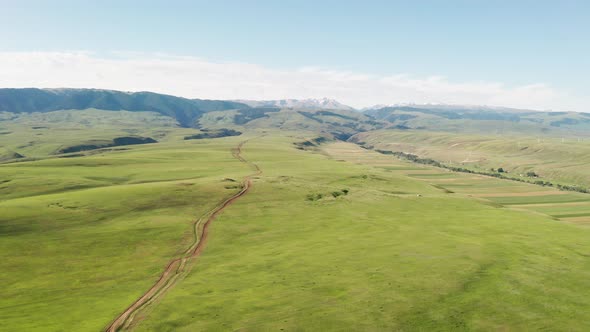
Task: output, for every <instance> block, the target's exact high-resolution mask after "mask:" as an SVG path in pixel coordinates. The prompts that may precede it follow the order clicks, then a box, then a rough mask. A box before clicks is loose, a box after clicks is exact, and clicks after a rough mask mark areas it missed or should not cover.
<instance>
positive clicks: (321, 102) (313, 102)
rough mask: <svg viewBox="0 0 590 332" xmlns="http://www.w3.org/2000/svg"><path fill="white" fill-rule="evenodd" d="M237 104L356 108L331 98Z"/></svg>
mask: <svg viewBox="0 0 590 332" xmlns="http://www.w3.org/2000/svg"><path fill="white" fill-rule="evenodd" d="M236 101H237V102H240V103H244V104H247V105H249V106H252V107H288V108H307V109H333V110H348V111H352V110H354V108H352V107H350V106H348V105H344V104H342V103H340V102H338V101H337V100H334V99H329V98H321V99H312V98H308V99H280V100H236Z"/></svg>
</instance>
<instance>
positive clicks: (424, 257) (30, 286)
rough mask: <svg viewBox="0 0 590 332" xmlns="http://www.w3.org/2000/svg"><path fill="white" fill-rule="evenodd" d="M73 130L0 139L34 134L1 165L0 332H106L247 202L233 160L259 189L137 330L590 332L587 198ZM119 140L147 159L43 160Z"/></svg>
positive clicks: (304, 154) (94, 119) (340, 150)
mask: <svg viewBox="0 0 590 332" xmlns="http://www.w3.org/2000/svg"><path fill="white" fill-rule="evenodd" d="M60 114H62V113H60ZM64 114H65V113H64ZM140 114H143V113H140ZM58 115H59V114H58ZM62 115H63V114H62ZM31 116H32V115H31ZM37 116H39V115H37ZM47 116H49V117H50V119H54V117H55V116H57V115H56V114H53V115H47ZM60 116H61V115H60ZM72 116H83V117H85V118H86V120H88V122H87V125H85V126H79V124H80V123H83V121H82V120H80V119H78V120H76V121H74V122H75V123H78V125H75V126H74V125H72V127H70V130H69V131H68V133H67V135H66V134H60V133H58V130H57V128H58V127H59V126H60V125H58V124H56V125H55V126H56V127H55V128H52V127H51V126H49V125H47V123H48V122H50V120H47V119H46V120H43V121H45V122H44V124H43V126H46V127H48V128H42V129H32V128H31V126H32V123H30V122H26V120H27V118H26V116H23V118H21V119H20V120H18V121H21V122H18V121H15V122H14V123H12V122H11V123H3V124H2V126H3V128H5V129H3V130H8V131H11V134H6V135H7V136H6V137H7V139H6V140H3V141H0V143H1V144H0V147H2V148H4V149H6V150H14V149H16V148H18V146H19V144H20V143H19V141H21V140H23V138H24V137H28V136H27V135H28V134H27V133H32V132H34V131H36V130H43V131H44V132H42V133H41V135H39V136H41V137H43V138H44V139H37V140H35V141H32V142H33V143H32V144H29V145H28V146H27V147H26V148H19V151H24V152H26V151H28V152H26V154H27V155H28V156H27V158H29V156H30V159H25V160H24V161H19V162H14V160H11V161H10V162H7V163H4V164H0V235H1V238H2V241H1V242H0V252H1V253H2V254H3V259H2V260H1V261H0V279H1V280H3V281H4V286H5V287H3V290H2V291H0V321H1V322H2V324H1V325H0V330H2V331H99V330H104V329H105V328H106V327H107V326H108V325H109V323H110V322H111V321H112V320H113V319H114V318H115V317H117V315H119V314H120V313H121V312H122V311H123V310H125V308H127V307H128V306H129V305H130V304H131V303H133V302H134V301H135V300H136V299H137V298H139V297H140V296H141V295H142V294H143V293H144V292H145V291H147V290H148V289H149V288H150V287H151V286H152V285H153V284H154V283H155V282H156V280H158V278H159V277H160V275H161V273H162V271H163V270H164V268H165V266H166V265H167V264H168V263H169V262H170V260H171V259H173V258H175V257H180V255H181V254H182V253H183V252H184V251H185V250H186V249H187V247H188V246H189V245H190V243H191V240H192V238H193V222H194V221H195V220H197V219H198V218H199V217H200V216H202V215H205V214H206V213H208V212H209V211H211V210H212V209H213V208H214V207H215V206H217V205H218V204H219V203H220V202H222V201H224V200H225V199H226V198H228V197H230V196H232V195H233V194H235V193H237V192H239V191H240V189H241V187H240V183H241V181H242V179H244V177H245V176H247V175H249V174H251V173H252V169H251V167H250V166H249V165H247V164H245V163H242V162H240V161H239V160H238V159H236V158H235V155H232V149H235V148H236V147H237V146H238V145H239V144H240V143H242V142H246V143H245V144H244V145H243V148H242V154H241V156H242V157H243V158H245V159H246V160H248V161H250V162H252V163H255V164H256V165H258V166H259V167H260V169H261V171H262V173H261V174H260V175H258V176H256V177H254V178H253V179H252V181H253V186H252V188H251V190H250V191H249V192H248V193H247V194H246V195H244V196H243V197H241V198H240V199H239V200H237V201H235V203H233V204H232V205H231V206H229V207H228V208H227V209H225V210H224V211H223V212H222V214H221V215H219V216H218V218H217V219H215V220H214V222H213V223H212V226H211V229H210V234H209V237H208V240H207V244H206V247H205V249H204V251H203V252H202V253H201V255H200V256H198V257H196V258H195V259H192V260H190V261H189V262H188V264H189V265H188V267H189V269H188V270H187V271H188V273H186V274H182V276H181V278H180V279H179V280H178V282H176V283H175V284H173V285H172V287H171V288H170V289H168V291H167V292H165V293H163V296H161V297H159V298H158V299H157V301H155V302H154V303H151V304H150V305H149V306H147V307H146V308H144V309H143V310H141V311H139V312H138V313H137V315H136V316H135V319H134V321H133V324H132V326H131V327H132V328H134V329H135V330H137V331H209V330H214V331H217V330H223V331H225V330H241V331H266V330H273V331H276V330H285V331H308V330H331V331H342V330H351V331H358V330H362V331H382V330H387V331H389V330H403V331H414V330H420V331H426V330H443V331H455V330H511V331H519V330H551V331H553V330H561V331H586V330H588V329H589V328H590V323H588V322H590V313H589V311H588V310H587V308H589V307H590V291H589V290H590V261H589V260H588V256H589V255H590V243H589V242H588V241H587V239H588V236H589V235H590V233H589V232H590V228H588V227H587V224H588V223H586V222H585V221H584V220H585V219H584V218H587V216H588V215H589V214H590V213H589V212H590V209H589V208H588V207H589V205H588V204H590V203H589V201H590V199H589V198H588V197H590V195H583V194H576V193H564V192H559V191H557V190H555V189H552V188H544V187H539V186H536V185H529V184H524V183H521V182H514V181H507V180H500V179H497V178H491V177H486V176H479V175H474V174H466V173H452V172H448V171H447V170H442V169H437V168H432V167H426V166H424V165H418V164H412V163H409V162H406V161H402V160H399V159H397V158H395V157H393V156H388V155H383V154H379V153H376V152H373V151H371V150H367V149H362V148H360V147H359V146H358V145H355V144H353V143H346V142H342V141H339V142H337V141H334V140H328V141H326V142H324V143H322V144H321V145H320V144H317V145H312V146H309V147H308V148H305V149H300V147H301V145H297V144H295V143H299V142H302V141H306V140H307V141H309V140H312V139H314V138H316V137H317V136H318V135H319V133H317V132H315V131H296V132H295V131H294V132H287V131H278V130H273V129H267V130H259V129H256V130H255V129H253V128H251V129H248V130H247V132H246V133H245V134H243V135H241V136H235V137H226V138H216V139H202V140H183V137H184V136H185V135H187V134H193V133H196V132H198V130H197V129H190V128H177V127H175V126H168V125H166V124H165V123H162V122H159V121H160V120H158V118H157V116H155V115H153V114H152V115H150V118H149V119H147V118H146V120H145V121H148V122H149V123H151V124H153V126H150V127H149V129H147V128H142V127H141V126H140V125H137V128H135V129H134V130H136V131H134V132H133V133H130V132H129V130H131V129H129V128H132V129H133V126H132V125H131V123H135V121H136V119H135V118H133V117H134V116H136V114H129V113H122V114H121V115H120V116H121V117H122V118H120V121H123V122H124V121H127V120H129V121H130V122H129V123H128V122H125V123H123V124H121V125H120V126H114V125H113V126H112V127H111V129H107V128H106V127H108V125H105V128H103V127H101V125H100V123H101V121H100V119H101V118H102V117H103V116H107V115H105V113H103V112H100V111H86V113H83V112H82V113H81V114H77V113H76V114H72ZM141 116H147V115H145V114H143V115H141ZM124 119H127V120H124ZM273 119H274V118H270V119H262V120H260V121H271V120H273ZM56 121H58V120H56ZM105 121H106V120H105ZM334 121H335V120H334ZM107 122H108V121H107ZM58 123H59V122H58ZM6 128H7V129H6ZM19 128H22V129H23V134H21V133H20V131H19V130H18V129H19ZM53 133H55V136H54V134H53ZM122 134H137V135H142V136H149V137H155V138H157V139H158V141H159V143H154V144H145V145H134V146H125V147H122V148H120V149H111V148H106V149H101V150H93V151H89V152H85V153H83V154H81V155H77V156H72V157H70V158H62V157H63V155H59V154H55V151H56V149H58V148H59V147H60V146H62V145H65V144H77V143H80V142H85V141H87V140H88V139H89V137H92V139H95V140H96V139H100V140H104V139H110V138H112V137H114V136H118V135H122ZM60 135H63V136H60ZM45 138H46V139H47V140H45ZM24 152H23V153H24ZM560 219H563V220H560Z"/></svg>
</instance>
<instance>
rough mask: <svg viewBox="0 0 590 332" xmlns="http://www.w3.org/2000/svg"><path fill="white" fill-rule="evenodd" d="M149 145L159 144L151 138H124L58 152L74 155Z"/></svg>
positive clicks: (76, 146)
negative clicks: (121, 147)
mask: <svg viewBox="0 0 590 332" xmlns="http://www.w3.org/2000/svg"><path fill="white" fill-rule="evenodd" d="M148 143H158V141H156V140H155V139H153V138H151V137H134V136H124V137H116V138H114V139H113V140H112V142H111V143H108V142H104V143H96V144H79V145H73V146H69V147H66V148H62V149H60V150H58V151H57V153H58V154H61V153H72V152H81V151H88V150H96V149H102V148H110V147H114V146H123V145H136V144H148Z"/></svg>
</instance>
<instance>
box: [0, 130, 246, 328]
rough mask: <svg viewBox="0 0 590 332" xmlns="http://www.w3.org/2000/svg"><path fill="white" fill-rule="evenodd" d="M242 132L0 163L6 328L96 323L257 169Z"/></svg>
mask: <svg viewBox="0 0 590 332" xmlns="http://www.w3.org/2000/svg"><path fill="white" fill-rule="evenodd" d="M237 143H238V140H237V139H234V140H232V139H219V140H216V141H214V142H208V143H203V142H201V141H190V142H188V141H187V142H178V143H170V144H165V145H164V144H161V145H160V144H150V145H145V146H141V147H140V146H135V147H130V148H129V150H125V151H105V152H104V153H101V154H96V155H92V156H88V157H79V158H67V159H46V160H40V161H34V162H22V163H13V164H5V165H1V166H0V182H2V184H1V185H0V195H1V196H0V197H1V201H0V234H1V235H2V241H1V242H0V252H2V255H3V259H2V260H1V262H0V265H1V267H0V279H2V280H3V282H4V287H3V289H2V291H0V292H1V294H0V308H1V310H0V320H1V321H2V327H1V328H0V329H1V330H4V331H58V330H69V331H97V330H101V329H103V328H104V327H106V325H107V324H108V323H109V322H110V321H111V320H112V319H114V317H115V316H116V315H117V314H118V313H119V312H120V311H121V310H122V309H123V308H125V307H126V306H128V305H129V304H130V303H131V302H133V301H134V300H135V299H136V298H137V297H138V296H139V295H140V294H141V293H142V292H144V291H145V290H147V288H149V287H150V286H151V284H152V283H153V282H154V281H155V280H156V279H157V278H158V276H159V274H160V273H161V270H162V268H163V266H164V265H165V264H166V263H167V262H168V261H169V260H170V258H171V257H173V256H175V255H178V254H179V252H181V251H182V250H184V249H185V248H186V246H187V244H188V242H189V241H190V240H191V239H192V233H191V227H190V225H191V222H192V221H193V220H195V219H196V218H197V217H198V216H199V215H201V214H204V213H205V212H207V211H208V210H209V209H211V208H212V207H213V206H215V205H216V204H218V203H219V202H220V201H221V200H222V199H224V198H225V197H227V196H229V195H231V194H233V193H235V192H237V191H238V190H239V188H237V186H236V183H234V182H231V181H228V180H224V178H234V179H240V177H242V176H244V175H245V174H247V173H248V172H249V171H250V170H249V169H248V168H247V167H245V166H244V165H243V164H242V163H240V162H239V161H237V160H235V159H234V158H233V157H232V155H231V153H230V150H231V148H232V147H234V146H235V145H236V144H237Z"/></svg>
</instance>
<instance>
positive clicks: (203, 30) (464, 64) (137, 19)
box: [0, 0, 590, 111]
mask: <svg viewBox="0 0 590 332" xmlns="http://www.w3.org/2000/svg"><path fill="white" fill-rule="evenodd" d="M0 5H1V8H2V21H0V40H2V44H1V46H0V52H4V53H7V54H8V53H9V54H13V55H14V54H16V53H18V54H23V52H25V53H26V52H29V53H30V52H54V53H55V52H58V53H59V52H81V51H83V52H90V53H91V55H89V57H91V58H100V59H103V60H104V59H105V58H113V57H115V58H116V57H120V56H121V53H116V54H115V53H113V52H125V54H126V55H125V57H127V58H128V57H131V58H133V59H135V60H137V58H141V59H143V60H145V59H146V58H149V57H152V58H158V57H159V56H160V55H162V54H164V55H167V56H184V57H194V58H198V59H203V60H206V61H209V62H211V63H232V64H235V63H242V64H247V65H255V66H258V69H260V70H262V71H266V70H270V71H273V72H276V71H283V72H284V71H297V72H299V71H301V69H302V68H314V70H318V71H322V72H326V71H329V72H331V73H334V72H338V73H347V74H354V75H365V76H370V77H372V78H371V79H373V80H376V79H377V80H380V79H382V78H384V77H389V76H395V77H398V76H399V75H405V77H407V79H408V80H418V81H425V82H428V81H429V80H430V79H432V78H433V77H439V78H443V79H444V82H446V83H449V84H452V85H453V86H455V87H460V86H464V85H466V84H476V85H477V84H484V85H485V84H495V85H498V84H500V85H501V86H502V89H501V90H502V91H504V92H506V93H509V94H510V93H511V92H510V91H512V90H513V89H517V90H518V89H520V88H522V87H527V86H531V85H532V86H537V85H543V87H544V88H546V89H549V90H550V91H549V92H547V91H545V92H543V93H550V94H551V96H549V95H543V96H544V97H543V98H540V99H539V100H538V102H535V104H531V105H530V107H535V108H543V109H545V108H556V107H559V106H560V105H564V106H563V107H565V108H568V109H572V110H578V111H583V110H585V111H590V108H588V109H586V107H588V106H590V102H589V99H590V96H588V88H587V87H588V82H589V81H590V80H589V77H590V56H589V54H590V1H485V2H484V1H450V0H449V1H404V2H401V1H400V2H395V1H348V2H347V1H167V2H165V1H92V2H91V1H1V0H0ZM15 52H16V53H15ZM133 53H135V56H131V55H130V54H133ZM36 61H38V60H36ZM33 65H34V64H33ZM112 65H113V66H117V65H122V64H121V63H120V62H119V63H118V64H116V63H113V64H112ZM33 67H34V66H33ZM89 70H96V68H92V69H91V68H89ZM196 73H198V71H197V72H196ZM227 74H228V73H227V72H226V73H224V75H227ZM230 74H231V73H230ZM257 75H259V74H255V75H252V76H257ZM29 77H33V76H31V75H29ZM154 78H155V76H154ZM301 79H304V78H301ZM38 81H39V82H41V83H43V82H45V81H46V80H43V79H41V78H39V79H38ZM328 81H330V80H328ZM17 82H18V80H17ZM87 82H88V83H92V82H91V81H87ZM0 83H1V84H2V85H6V84H8V83H9V82H5V81H0ZM25 83H29V84H34V83H36V81H35V80H34V79H33V80H32V81H26V82H23V84H25ZM46 83H50V82H46ZM59 83H61V84H63V85H64V86H65V85H72V84H73V83H75V82H72V83H69V82H68V81H63V82H60V81H57V82H55V84H59ZM98 83H100V85H104V84H107V83H108V82H105V81H101V82H98ZM219 84H220V85H223V84H221V83H219ZM303 84H304V83H303ZM318 84H319V83H318ZM334 84H337V82H335V83H334ZM320 85H323V83H322V84H320ZM312 86H313V84H312ZM154 87H155V86H154ZM130 88H131V87H130ZM365 88H366V89H369V87H365ZM381 88H383V87H381ZM233 89H234V91H235V89H236V88H233ZM237 89H238V90H239V87H237ZM346 89H348V90H349V89H353V87H352V86H347V88H346ZM383 89H385V88H383ZM417 89H420V87H417ZM159 90H162V89H159ZM361 90H362V89H361ZM443 90H444V91H440V95H441V96H442V94H443V92H449V91H450V92H452V91H455V90H456V89H454V88H451V89H450V90H449V89H447V90H445V89H443ZM467 91H470V90H469V89H467ZM477 91H479V90H477ZM164 92H175V90H174V89H171V91H168V90H166V91H164ZM194 92H195V93H197V94H198V96H197V97H208V96H202V95H200V93H198V92H199V91H194ZM204 92H205V91H204ZM207 92H208V93H210V92H209V91H207ZM247 92H251V90H248V89H244V91H242V92H240V93H238V94H239V96H236V97H242V94H245V93H247ZM319 92H325V93H328V94H330V91H329V90H321V91H318V93H319ZM178 93H181V94H187V93H191V91H183V90H178ZM307 93H309V97H319V95H316V94H315V93H313V91H307ZM460 93H463V92H460ZM478 93H479V92H478ZM538 93H539V92H538V91H537V90H535V92H534V94H538ZM302 94H304V92H302V91H299V90H297V91H295V89H294V91H293V96H292V97H306V96H304V95H302ZM331 94H332V96H328V97H333V96H335V97H337V96H338V93H336V92H334V93H331ZM214 95H215V97H224V96H225V95H224V94H218V93H214ZM288 95H289V91H288V87H287V86H285V87H284V91H281V92H280V93H276V96H277V97H283V96H284V97H288ZM386 95H387V93H386V92H385V91H384V92H383V93H382V94H379V96H378V98H377V99H379V100H376V101H375V103H395V102H411V101H414V100H409V99H408V100H399V99H403V98H400V95H399V94H397V95H396V94H393V95H392V98H391V100H388V99H387V97H386ZM410 95H413V94H410ZM433 95H434V97H433V99H432V100H428V98H427V96H425V95H424V94H416V95H413V96H414V97H415V98H417V99H419V100H415V102H429V101H431V102H450V101H457V102H461V101H462V99H461V98H458V99H457V98H455V99H452V98H451V99H449V100H441V99H445V98H442V97H437V94H436V93H434V94H433ZM267 96H268V97H273V96H274V94H273V93H272V92H270V91H268V89H266V90H265V93H264V94H262V95H260V97H267ZM227 97H229V98H231V97H233V96H232V94H231V93H227ZM252 97H254V98H256V97H259V96H258V94H256V93H254V96H252ZM424 98H426V99H424ZM512 98H527V97H526V95H521V94H517V96H513V97H512ZM357 99H358V98H357ZM490 100H491V102H494V101H496V103H504V104H506V103H508V104H511V105H506V106H529V105H528V104H527V103H524V102H522V103H521V102H519V101H518V100H515V102H513V101H512V99H510V98H508V97H502V98H496V99H494V98H492V99H490V98H487V97H483V98H482V101H481V103H486V102H489V101H490ZM465 102H470V103H471V102H475V103H478V102H477V98H476V96H471V97H469V98H466V100H465ZM544 102H547V103H548V104H547V105H544V104H543V103H544ZM352 103H353V104H364V103H370V101H369V100H367V99H363V100H360V99H359V100H358V101H352Z"/></svg>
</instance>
